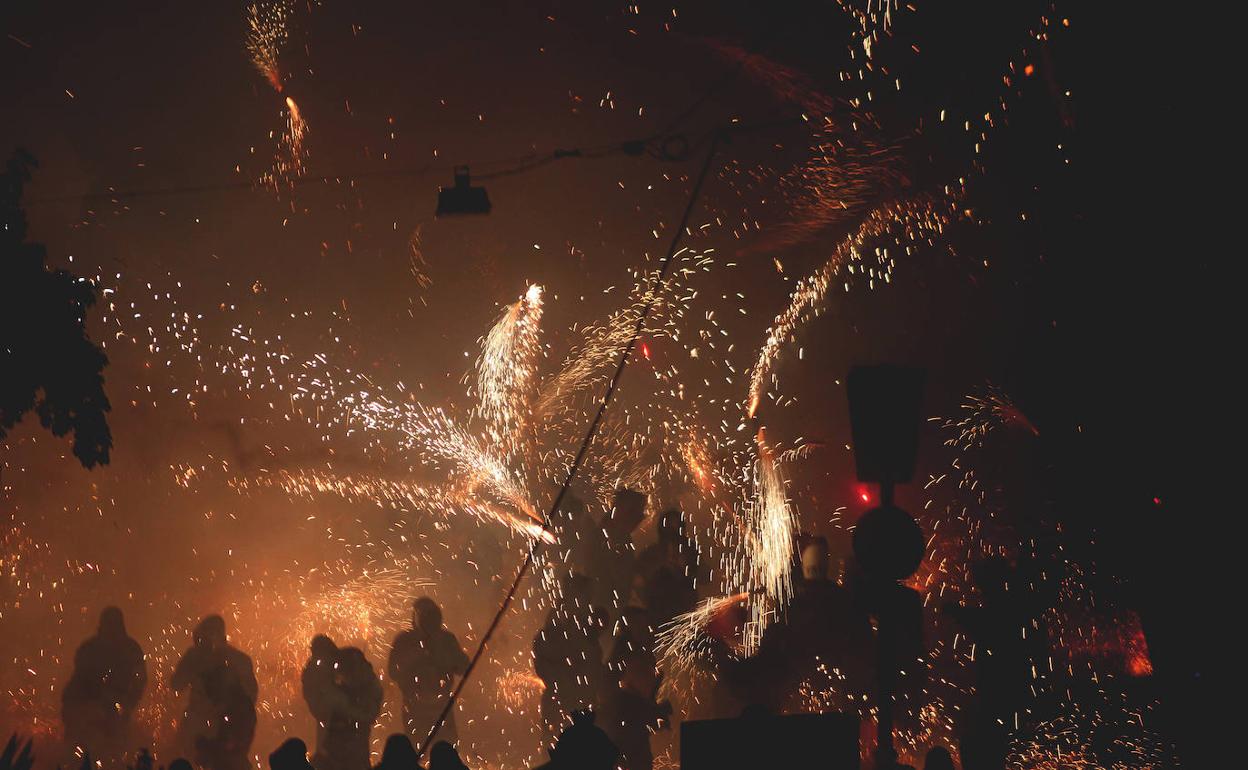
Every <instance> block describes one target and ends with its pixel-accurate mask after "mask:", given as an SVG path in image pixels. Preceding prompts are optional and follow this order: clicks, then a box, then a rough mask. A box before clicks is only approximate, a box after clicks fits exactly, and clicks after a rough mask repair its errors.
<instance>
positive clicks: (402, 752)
mask: <svg viewBox="0 0 1248 770" xmlns="http://www.w3.org/2000/svg"><path fill="white" fill-rule="evenodd" d="M373 770H420V755H418V754H417V753H416V747H415V746H413V745H412V739H411V738H409V737H407V735H406V734H404V733H395V734H393V735H391V736H390V737H389V738H387V739H386V745H385V747H384V748H382V750H381V761H380V762H378V763H377V764H376V765H375V766H374V768H373Z"/></svg>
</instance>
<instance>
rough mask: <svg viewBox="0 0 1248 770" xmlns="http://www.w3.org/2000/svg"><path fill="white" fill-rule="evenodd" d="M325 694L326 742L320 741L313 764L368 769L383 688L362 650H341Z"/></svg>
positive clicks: (321, 768) (323, 768) (330, 769)
mask: <svg viewBox="0 0 1248 770" xmlns="http://www.w3.org/2000/svg"><path fill="white" fill-rule="evenodd" d="M324 697H325V702H324V703H323V704H322V705H323V706H324V707H325V712H324V713H326V718H325V720H324V724H325V728H324V743H318V744H317V747H316V754H315V755H314V756H313V757H312V764H313V765H314V766H315V767H316V768H317V770H367V768H368V767H369V762H368V736H369V733H371V732H372V729H373V723H374V722H376V721H377V715H378V714H380V713H381V701H382V690H381V680H380V679H378V678H377V673H376V672H375V671H373V666H372V664H371V663H369V662H368V659H367V658H365V657H364V653H363V652H362V651H360V650H359V649H357V648H355V647H345V648H343V649H341V650H338V654H337V656H336V660H335V663H334V667H333V678H332V679H331V681H330V683H329V687H328V690H327V692H326V693H324Z"/></svg>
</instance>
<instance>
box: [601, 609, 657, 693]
mask: <svg viewBox="0 0 1248 770" xmlns="http://www.w3.org/2000/svg"><path fill="white" fill-rule="evenodd" d="M614 631H615V639H614V641H612V643H611V652H610V653H609V654H608V656H607V668H608V669H610V671H611V672H612V674H613V675H614V678H615V679H616V680H617V681H618V679H619V677H620V674H621V673H622V672H623V670H624V661H625V660H626V659H627V658H628V657H629V656H630V655H633V654H636V653H643V654H647V655H653V654H654V626H653V625H651V622H650V613H649V612H648V611H647V610H646V609H644V608H642V607H625V608H624V609H623V610H622V611H621V612H620V618H619V620H618V621H616V623H615V628H614Z"/></svg>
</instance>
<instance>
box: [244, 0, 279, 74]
mask: <svg viewBox="0 0 1248 770" xmlns="http://www.w3.org/2000/svg"><path fill="white" fill-rule="evenodd" d="M289 16H290V4H289V2H273V3H262V4H260V3H258V4H255V5H252V6H249V7H248V8H247V52H248V53H249V54H251V63H252V65H253V66H255V68H256V70H257V71H258V72H259V73H260V74H261V75H264V77H265V79H266V80H268V81H269V85H271V86H273V90H274V91H277V92H278V93H281V92H282V71H281V67H280V66H279V63H278V59H279V58H280V56H281V53H282V50H283V49H284V48H285V47H286V43H287V41H288V40H289V39H290V32H289V30H288V29H287V27H286V21H287V18H288V17H289Z"/></svg>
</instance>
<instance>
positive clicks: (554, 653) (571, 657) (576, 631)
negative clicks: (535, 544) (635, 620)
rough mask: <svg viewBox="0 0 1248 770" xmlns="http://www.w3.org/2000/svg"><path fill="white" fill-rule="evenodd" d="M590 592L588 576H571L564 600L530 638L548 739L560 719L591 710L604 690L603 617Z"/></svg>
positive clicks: (564, 588) (605, 673)
mask: <svg viewBox="0 0 1248 770" xmlns="http://www.w3.org/2000/svg"><path fill="white" fill-rule="evenodd" d="M592 593H593V581H591V580H590V579H589V578H588V577H586V576H584V575H578V574H572V575H569V576H568V578H567V579H566V580H565V581H564V587H563V601H562V602H561V603H560V604H558V605H556V606H555V607H552V608H551V610H550V613H549V614H548V615H547V616H546V623H545V624H544V625H543V626H542V629H541V630H540V631H538V634H537V636H536V637H535V638H534V639H533V669H534V672H535V673H536V674H537V676H538V678H540V679H541V680H542V683H543V684H545V686H546V689H545V690H544V691H543V692H542V706H541V714H542V720H543V724H544V726H545V728H546V734H547V735H548V736H553V735H556V734H557V733H558V731H559V729H560V727H561V726H562V724H563V720H564V715H566V714H571V713H573V712H574V711H577V710H578V709H584V708H591V707H593V705H594V704H595V703H596V702H597V701H598V695H599V693H601V692H603V691H604V689H603V688H604V685H605V684H606V680H607V669H606V666H605V665H604V664H603V660H602V647H601V646H600V645H599V641H598V640H599V637H600V635H601V633H602V629H603V628H604V626H605V625H606V620H607V618H606V613H605V612H603V611H602V610H600V609H598V608H596V607H594V605H593V604H592V601H591V599H592Z"/></svg>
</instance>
